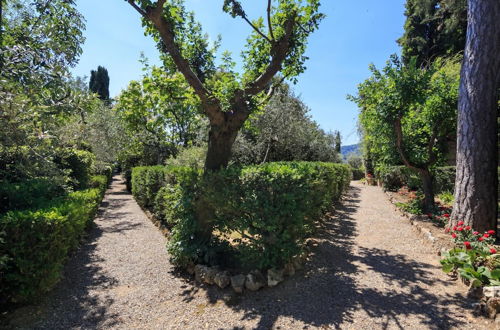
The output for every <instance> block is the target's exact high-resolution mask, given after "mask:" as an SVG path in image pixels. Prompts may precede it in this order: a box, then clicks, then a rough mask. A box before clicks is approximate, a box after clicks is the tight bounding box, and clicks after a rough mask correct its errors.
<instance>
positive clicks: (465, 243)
mask: <svg viewBox="0 0 500 330" xmlns="http://www.w3.org/2000/svg"><path fill="white" fill-rule="evenodd" d="M464 245H465V248H466V249H467V250H470V249H472V246H471V245H470V242H467V241H465V242H464Z"/></svg>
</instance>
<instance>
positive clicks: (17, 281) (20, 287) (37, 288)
mask: <svg viewBox="0 0 500 330" xmlns="http://www.w3.org/2000/svg"><path fill="white" fill-rule="evenodd" d="M89 181H90V183H91V184H92V186H94V187H95V188H90V189H87V190H82V191H75V192H73V193H71V194H69V195H68V196H64V197H59V198H56V199H54V200H52V201H50V203H49V204H48V205H45V207H44V208H42V209H30V210H23V211H8V212H7V213H5V214H3V215H2V216H1V217H0V233H3V236H2V239H1V240H0V260H1V261H2V262H0V297H1V299H0V304H4V303H8V302H11V303H20V302H27V301H29V300H31V299H33V298H35V297H37V296H39V295H40V294H42V293H44V292H47V291H49V290H50V289H51V288H52V287H53V286H54V285H55V284H56V283H57V281H58V280H59V278H60V276H61V270H62V268H63V265H64V262H65V261H66V259H67V257H68V252H69V251H71V250H72V249H74V248H75V247H76V246H77V245H78V243H79V241H80V239H81V237H82V235H83V233H84V230H85V228H86V227H87V226H88V225H89V224H90V223H91V222H92V220H93V218H94V216H95V214H96V212H97V209H98V207H99V204H100V202H101V200H102V198H103V196H104V192H105V190H106V187H107V184H108V182H109V177H108V178H106V177H105V176H95V177H91V178H90V179H89Z"/></svg>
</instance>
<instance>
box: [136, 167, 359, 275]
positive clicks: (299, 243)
mask: <svg viewBox="0 0 500 330" xmlns="http://www.w3.org/2000/svg"><path fill="white" fill-rule="evenodd" d="M350 179H351V173H350V169H349V166H348V165H340V164H333V163H319V162H289V163H286V162H285V163H267V164H265V165H258V166H257V165H256V166H249V167H245V168H240V167H230V168H228V169H225V170H222V171H218V172H214V173H206V174H205V175H201V172H200V171H199V170H196V169H190V168H179V167H164V168H160V167H149V168H144V167H143V168H134V171H133V175H132V182H133V192H134V196H136V198H139V199H140V200H141V203H142V204H143V205H151V201H152V196H153V195H155V194H156V196H155V198H156V199H155V203H154V204H155V205H154V209H155V214H156V215H157V216H159V217H160V218H162V219H163V220H164V221H165V222H166V223H167V224H169V225H170V226H173V229H172V236H171V239H170V241H169V252H170V254H171V256H172V260H173V262H174V263H176V264H178V265H186V264H187V263H189V262H207V263H218V264H223V263H226V264H227V263H232V264H231V266H236V267H241V268H248V269H251V268H261V269H266V268H269V267H280V266H283V265H284V264H285V263H287V262H289V261H291V260H292V259H293V258H294V257H296V256H298V255H299V254H300V253H302V252H303V249H304V245H305V240H306V238H307V237H308V236H309V235H310V234H311V233H312V231H313V230H314V228H315V222H316V221H317V220H318V219H319V216H320V215H321V214H322V213H323V212H325V211H326V210H327V209H328V208H329V207H330V205H331V202H332V201H334V200H338V199H339V198H340V197H341V195H342V193H343V192H344V191H345V190H346V189H347V187H348V185H349V182H350ZM195 201H196V202H195ZM197 203H198V204H197ZM199 203H202V204H201V205H202V206H203V207H204V208H206V209H208V210H214V219H213V225H214V234H215V235H214V237H213V240H212V241H211V242H209V244H208V246H206V245H203V244H202V243H201V242H199V241H197V240H196V239H194V237H195V236H196V233H197V232H198V231H199V228H198V225H197V221H196V216H195V207H196V206H195V204H196V205H200V204H199ZM221 251H222V257H219V256H217V254H218V253H221Z"/></svg>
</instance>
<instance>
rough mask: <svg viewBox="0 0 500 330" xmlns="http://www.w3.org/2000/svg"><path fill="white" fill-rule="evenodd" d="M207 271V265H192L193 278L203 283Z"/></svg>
mask: <svg viewBox="0 0 500 330" xmlns="http://www.w3.org/2000/svg"><path fill="white" fill-rule="evenodd" d="M207 273H208V267H207V266H205V265H196V266H194V278H195V279H196V281H197V282H200V283H203V282H205V277H206V276H207Z"/></svg>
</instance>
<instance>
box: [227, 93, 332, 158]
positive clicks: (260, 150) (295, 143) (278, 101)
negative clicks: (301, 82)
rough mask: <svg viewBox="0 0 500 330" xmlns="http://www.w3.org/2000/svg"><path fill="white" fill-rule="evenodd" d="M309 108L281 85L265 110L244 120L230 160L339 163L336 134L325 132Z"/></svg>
mask: <svg viewBox="0 0 500 330" xmlns="http://www.w3.org/2000/svg"><path fill="white" fill-rule="evenodd" d="M309 111H310V109H309V108H308V107H307V106H306V105H305V104H304V103H303V102H302V101H301V100H300V99H299V98H298V97H297V96H295V95H294V93H293V91H292V90H291V88H290V87H289V86H288V85H282V86H281V87H279V88H278V89H277V90H276V92H275V94H274V95H273V97H272V98H271V100H270V101H269V103H268V104H267V105H266V107H265V108H264V110H263V111H262V112H260V113H256V114H254V115H253V116H251V117H250V119H249V120H248V121H247V123H246V126H245V127H244V128H243V129H242V131H241V133H240V134H239V136H238V138H237V139H236V142H235V144H234V146H233V154H232V162H233V163H235V164H239V165H250V164H261V163H265V162H276V161H325V162H340V157H339V153H338V152H337V150H336V143H337V142H336V138H335V134H334V133H326V132H324V131H323V130H322V129H321V128H320V127H319V125H318V124H317V123H316V122H314V121H313V120H312V119H311V117H310V115H309Z"/></svg>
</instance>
